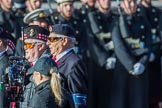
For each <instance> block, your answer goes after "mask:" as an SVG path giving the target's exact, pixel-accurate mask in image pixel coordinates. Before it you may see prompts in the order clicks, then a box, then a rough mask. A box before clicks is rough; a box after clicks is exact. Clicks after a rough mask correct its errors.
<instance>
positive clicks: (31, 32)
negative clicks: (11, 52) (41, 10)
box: [23, 25, 50, 41]
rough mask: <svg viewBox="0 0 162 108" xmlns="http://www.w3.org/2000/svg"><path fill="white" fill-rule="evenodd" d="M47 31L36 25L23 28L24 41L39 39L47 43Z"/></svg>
mask: <svg viewBox="0 0 162 108" xmlns="http://www.w3.org/2000/svg"><path fill="white" fill-rule="evenodd" d="M49 33H50V32H49V31H48V30H47V29H45V28H43V27H39V26H38V25H29V26H26V27H25V28H24V33H23V34H24V35H23V36H24V39H39V40H43V41H47V39H48V36H49Z"/></svg>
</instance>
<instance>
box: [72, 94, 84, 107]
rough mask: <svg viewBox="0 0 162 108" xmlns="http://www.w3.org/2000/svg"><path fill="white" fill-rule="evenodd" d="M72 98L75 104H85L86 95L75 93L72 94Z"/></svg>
mask: <svg viewBox="0 0 162 108" xmlns="http://www.w3.org/2000/svg"><path fill="white" fill-rule="evenodd" d="M72 96H73V101H74V103H75V104H82V105H86V104H87V95H86V94H80V93H75V94H72Z"/></svg>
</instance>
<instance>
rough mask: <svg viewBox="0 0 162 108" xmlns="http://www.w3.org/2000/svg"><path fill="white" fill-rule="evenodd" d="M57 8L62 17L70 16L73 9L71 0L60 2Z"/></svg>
mask: <svg viewBox="0 0 162 108" xmlns="http://www.w3.org/2000/svg"><path fill="white" fill-rule="evenodd" d="M58 8H59V9H58V11H59V12H60V14H61V15H62V16H63V17H65V19H66V18H70V17H72V15H73V10H74V8H73V3H72V2H64V3H61V4H60V5H59V6H58Z"/></svg>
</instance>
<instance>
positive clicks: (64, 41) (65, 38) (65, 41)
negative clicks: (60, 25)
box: [62, 37, 69, 46]
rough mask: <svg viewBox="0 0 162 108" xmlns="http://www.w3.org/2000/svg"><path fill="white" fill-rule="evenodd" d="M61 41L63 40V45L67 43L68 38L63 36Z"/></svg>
mask: <svg viewBox="0 0 162 108" xmlns="http://www.w3.org/2000/svg"><path fill="white" fill-rule="evenodd" d="M62 41H63V45H64V46H65V45H66V44H67V43H68V41H69V40H68V38H67V37H64V38H63V39H62Z"/></svg>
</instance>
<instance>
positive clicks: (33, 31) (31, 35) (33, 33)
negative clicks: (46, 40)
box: [29, 29, 35, 37]
mask: <svg viewBox="0 0 162 108" xmlns="http://www.w3.org/2000/svg"><path fill="white" fill-rule="evenodd" d="M34 35H35V30H34V29H30V30H29V36H30V37H33V36H34Z"/></svg>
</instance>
